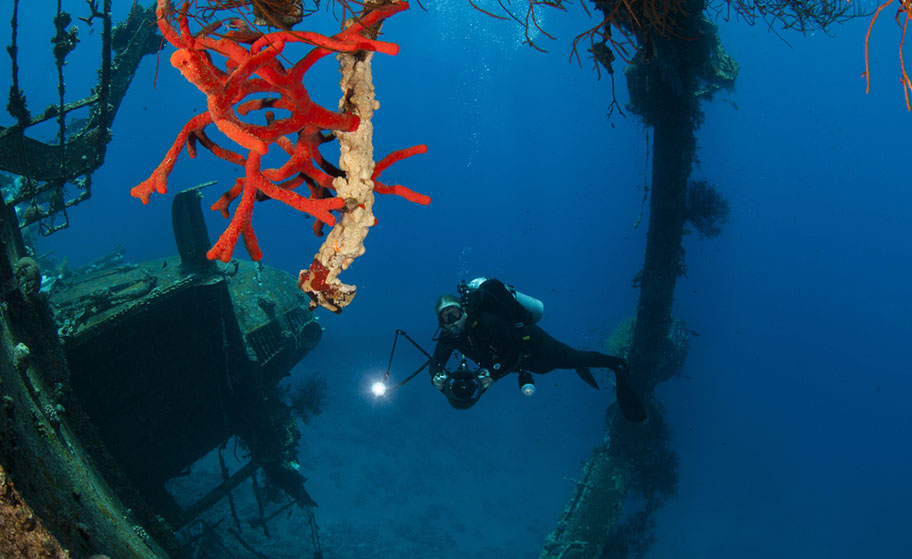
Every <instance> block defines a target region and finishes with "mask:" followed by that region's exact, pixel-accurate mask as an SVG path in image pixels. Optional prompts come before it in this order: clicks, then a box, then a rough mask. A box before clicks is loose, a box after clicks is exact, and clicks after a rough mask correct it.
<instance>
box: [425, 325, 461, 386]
mask: <svg viewBox="0 0 912 559" xmlns="http://www.w3.org/2000/svg"><path fill="white" fill-rule="evenodd" d="M455 350H456V340H455V339H454V338H453V337H451V336H440V339H438V340H437V345H436V346H435V347H434V355H433V356H432V357H431V364H430V366H429V367H428V371H430V373H431V382H432V383H433V384H434V386H435V387H436V388H437V389H438V390H439V389H440V386H437V385H438V384H441V382H440V381H438V380H437V379H440V378H441V377H443V378H446V377H445V375H446V364H447V361H449V360H450V355H452V354H453V351H455Z"/></svg>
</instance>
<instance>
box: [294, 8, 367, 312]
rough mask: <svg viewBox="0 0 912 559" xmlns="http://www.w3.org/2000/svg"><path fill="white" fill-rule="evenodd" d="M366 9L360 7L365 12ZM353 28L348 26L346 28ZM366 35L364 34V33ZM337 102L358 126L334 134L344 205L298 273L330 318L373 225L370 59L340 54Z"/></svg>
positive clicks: (346, 294)
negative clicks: (310, 260) (345, 273)
mask: <svg viewBox="0 0 912 559" xmlns="http://www.w3.org/2000/svg"><path fill="white" fill-rule="evenodd" d="M369 6H370V3H369V2H365V10H367V9H369ZM349 23H353V22H349ZM379 25H380V24H379V23H378V24H377V28H376V30H375V31H374V32H375V33H376V32H378V31H379ZM365 31H366V32H367V31H369V30H365ZM336 58H338V60H339V66H340V71H341V73H342V79H341V80H340V82H339V84H340V86H341V87H342V99H341V100H340V101H339V110H340V111H341V112H343V113H349V114H354V115H357V116H358V117H359V118H360V124H359V125H358V128H357V129H356V130H355V131H354V132H342V131H336V132H335V135H336V138H338V140H339V168H340V169H341V170H342V171H343V172H344V175H343V176H341V177H336V178H335V179H334V180H333V187H334V188H335V190H336V195H337V196H338V197H339V198H342V199H344V200H345V207H344V208H342V210H340V214H341V216H340V217H339V219H338V221H337V222H336V225H335V226H334V227H333V229H332V231H330V233H329V235H327V237H326V241H325V242H324V243H323V245H322V246H320V250H319V251H317V254H316V256H315V257H314V261H313V263H312V264H311V265H310V268H309V269H307V270H301V274H300V276H299V277H298V287H300V288H301V290H303V291H304V292H305V293H307V294H308V295H309V296H310V298H311V300H312V301H313V305H312V306H316V305H319V306H322V307H325V308H327V309H329V310H331V311H333V312H335V313H338V312H341V310H342V308H343V307H345V306H346V305H348V304H349V303H351V301H352V299H353V298H354V297H355V293H356V291H357V288H356V287H355V286H354V285H347V284H344V283H342V281H341V280H340V279H339V277H338V276H339V273H340V272H342V270H345V269H347V268H348V267H349V266H350V265H351V263H352V262H353V261H354V260H355V258H357V257H359V256H361V255H362V254H364V239H365V238H366V237H367V232H368V230H369V229H370V228H371V227H372V226H373V225H374V223H375V222H376V218H375V217H374V212H373V207H374V182H373V181H372V180H371V177H372V176H373V174H374V144H373V138H374V125H373V124H372V122H371V119H372V118H373V116H374V110H375V109H377V108H379V106H380V104H379V103H378V102H377V100H376V99H375V96H374V82H373V76H372V74H371V60H372V59H373V53H372V52H367V51H358V52H354V53H339V54H338V55H336Z"/></svg>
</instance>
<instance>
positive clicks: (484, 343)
mask: <svg viewBox="0 0 912 559" xmlns="http://www.w3.org/2000/svg"><path fill="white" fill-rule="evenodd" d="M456 350H458V351H460V352H462V353H463V354H464V355H465V356H466V357H468V358H469V359H471V360H472V361H474V362H476V363H477V364H478V365H480V366H481V367H484V368H485V369H488V370H489V371H490V374H491V376H492V377H493V378H494V379H495V380H498V379H500V378H503V377H504V376H506V375H507V374H509V373H511V372H518V371H529V372H532V373H537V374H545V373H550V372H551V371H553V370H555V369H575V370H576V372H577V374H578V375H579V376H580V378H582V379H583V380H584V381H585V382H586V383H587V384H589V385H590V386H592V387H593V388H595V389H598V384H597V383H596V381H595V378H594V377H593V376H592V372H591V371H590V370H589V368H590V367H607V368H609V369H612V370H613V371H614V372H615V374H616V375H617V396H618V404H619V405H620V406H621V411H622V412H623V414H624V416H625V417H626V418H627V419H629V420H631V421H643V420H644V419H645V418H646V410H645V408H644V407H643V404H642V403H641V402H640V401H639V399H638V398H637V396H636V394H635V393H634V391H633V389H632V387H631V386H630V382H629V379H628V378H627V362H626V361H625V360H624V359H621V358H620V357H613V356H611V355H605V354H604V353H599V352H597V351H582V350H578V349H574V348H572V347H570V346H568V345H567V344H565V343H563V342H560V341H558V340H556V339H555V338H553V337H552V336H550V335H549V334H548V333H547V332H545V331H544V330H542V329H541V328H540V327H538V326H536V325H534V324H528V325H525V326H522V327H521V328H517V327H516V326H515V325H514V324H513V323H512V322H510V321H508V320H506V319H504V318H503V317H501V316H500V315H498V314H496V313H493V312H489V311H481V312H476V313H469V314H468V315H467V316H466V322H465V328H463V331H462V333H461V334H459V335H458V336H456V335H452V334H450V333H448V332H444V333H443V334H441V336H440V338H439V339H438V340H437V346H436V347H435V348H434V356H433V359H431V365H430V373H431V377H432V378H433V377H434V375H436V374H437V373H439V372H440V371H442V370H443V369H444V367H445V366H446V363H447V361H448V360H449V358H450V355H452V353H453V351H456Z"/></svg>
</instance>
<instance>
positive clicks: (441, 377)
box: [431, 371, 447, 390]
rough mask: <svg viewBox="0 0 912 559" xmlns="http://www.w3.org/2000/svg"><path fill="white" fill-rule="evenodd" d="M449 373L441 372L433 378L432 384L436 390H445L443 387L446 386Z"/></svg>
mask: <svg viewBox="0 0 912 559" xmlns="http://www.w3.org/2000/svg"><path fill="white" fill-rule="evenodd" d="M446 381H447V373H446V371H440V372H439V373H437V374H436V375H434V376H433V377H431V384H433V385H434V388H436V389H437V390H443V387H444V386H445V385H446Z"/></svg>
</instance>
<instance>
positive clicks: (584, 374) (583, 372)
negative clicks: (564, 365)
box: [576, 367, 599, 390]
mask: <svg viewBox="0 0 912 559" xmlns="http://www.w3.org/2000/svg"><path fill="white" fill-rule="evenodd" d="M576 374H578V375H579V378H581V379H583V382H585V383H586V384H588V385H589V386H591V387H592V388H595V389H596V390H598V389H599V385H598V383H597V382H595V377H594V376H592V371H590V370H589V367H578V368H577V369H576Z"/></svg>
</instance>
